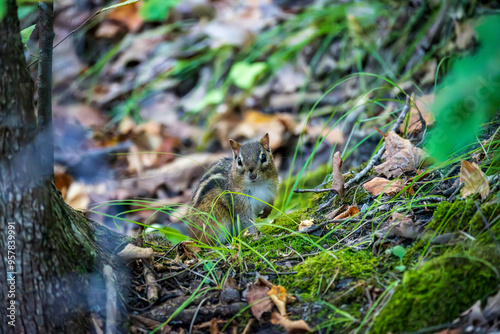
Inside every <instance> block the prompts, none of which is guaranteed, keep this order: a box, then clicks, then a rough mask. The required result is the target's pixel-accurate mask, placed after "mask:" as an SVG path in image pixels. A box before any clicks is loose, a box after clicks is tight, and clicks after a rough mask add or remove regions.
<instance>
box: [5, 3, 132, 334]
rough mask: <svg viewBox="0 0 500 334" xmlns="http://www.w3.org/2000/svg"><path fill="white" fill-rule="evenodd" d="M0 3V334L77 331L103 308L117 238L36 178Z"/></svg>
mask: <svg viewBox="0 0 500 334" xmlns="http://www.w3.org/2000/svg"><path fill="white" fill-rule="evenodd" d="M0 1H2V2H4V3H5V2H6V6H7V8H6V12H5V14H4V17H3V18H2V17H0V254H1V258H0V279H1V280H2V282H0V321H1V324H0V329H2V330H1V331H0V332H4V333H5V332H7V333H60V332H70V331H71V332H84V331H85V329H86V327H88V326H87V325H86V324H85V323H83V322H85V319H86V318H85V317H83V316H82V315H86V314H88V313H89V312H93V313H96V314H101V313H100V310H101V311H102V310H103V309H105V307H104V305H105V302H104V300H105V298H106V293H105V290H104V283H103V282H102V275H101V274H100V272H101V270H102V265H103V263H111V262H112V261H113V260H112V258H111V255H110V254H111V252H110V250H111V251H114V250H115V246H116V244H117V243H118V242H121V241H123V238H121V237H120V236H115V235H113V232H111V231H106V230H102V228H101V227H98V226H97V225H96V224H95V223H93V222H89V221H87V220H86V218H85V217H84V216H83V215H82V214H81V212H77V211H75V210H73V209H71V208H70V207H69V206H67V205H66V204H65V203H64V201H63V199H62V198H61V196H60V193H59V192H58V191H57V189H56V188H55V186H54V184H53V182H52V181H53V180H52V179H51V177H50V176H51V175H43V173H42V171H43V170H44V169H42V168H41V167H42V164H41V163H42V157H41V154H40V152H43V151H44V150H43V140H42V138H43V137H44V136H43V133H39V131H38V129H37V124H36V117H35V112H34V107H33V92H34V85H33V82H32V79H31V77H30V75H29V73H28V70H27V68H26V62H25V60H24V56H23V45H22V43H21V39H20V34H19V21H18V18H17V6H16V2H15V0H0ZM50 140H51V139H50ZM45 173H46V172H45ZM95 229H98V230H99V231H100V234H99V238H101V237H102V238H104V239H106V238H107V239H106V242H107V244H106V245H101V244H100V243H97V242H96V239H97V238H96V235H95V234H94V233H93V231H94V230H95ZM115 265H116V263H115Z"/></svg>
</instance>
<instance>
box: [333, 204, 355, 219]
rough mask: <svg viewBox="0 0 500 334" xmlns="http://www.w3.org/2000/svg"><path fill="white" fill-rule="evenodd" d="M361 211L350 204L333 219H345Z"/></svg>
mask: <svg viewBox="0 0 500 334" xmlns="http://www.w3.org/2000/svg"><path fill="white" fill-rule="evenodd" d="M360 212H361V211H359V209H358V207H357V206H350V207H348V208H347V210H346V211H344V212H342V213H341V214H339V215H338V216H336V217H335V218H333V219H346V218H351V217H355V216H357V215H358V214H359V213H360Z"/></svg>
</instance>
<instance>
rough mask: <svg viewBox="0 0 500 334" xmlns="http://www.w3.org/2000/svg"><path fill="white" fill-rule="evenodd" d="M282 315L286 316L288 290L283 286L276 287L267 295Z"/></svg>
mask: <svg viewBox="0 0 500 334" xmlns="http://www.w3.org/2000/svg"><path fill="white" fill-rule="evenodd" d="M267 295H268V296H269V297H270V298H271V300H272V301H273V303H274V305H276V307H277V308H278V311H279V312H280V314H281V315H283V316H284V315H286V300H287V298H286V290H285V288H284V287H282V286H281V285H274V286H273V287H272V288H271V290H269V292H268V293H267Z"/></svg>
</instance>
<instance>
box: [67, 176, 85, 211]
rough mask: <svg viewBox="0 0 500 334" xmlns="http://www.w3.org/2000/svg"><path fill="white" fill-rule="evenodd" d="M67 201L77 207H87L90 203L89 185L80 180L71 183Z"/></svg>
mask: <svg viewBox="0 0 500 334" xmlns="http://www.w3.org/2000/svg"><path fill="white" fill-rule="evenodd" d="M66 203H68V205H69V206H71V207H72V208H75V209H86V208H87V207H88V205H89V204H90V196H89V192H88V190H87V187H85V185H84V184H83V183H80V182H73V183H71V184H70V186H69V188H68V191H67V193H66Z"/></svg>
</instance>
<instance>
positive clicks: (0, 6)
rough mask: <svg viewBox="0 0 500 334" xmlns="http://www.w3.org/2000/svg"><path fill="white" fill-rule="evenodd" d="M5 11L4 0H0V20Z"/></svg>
mask: <svg viewBox="0 0 500 334" xmlns="http://www.w3.org/2000/svg"><path fill="white" fill-rule="evenodd" d="M6 12H7V3H6V0H0V20H1V19H3V17H4V16H5V13H6Z"/></svg>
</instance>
